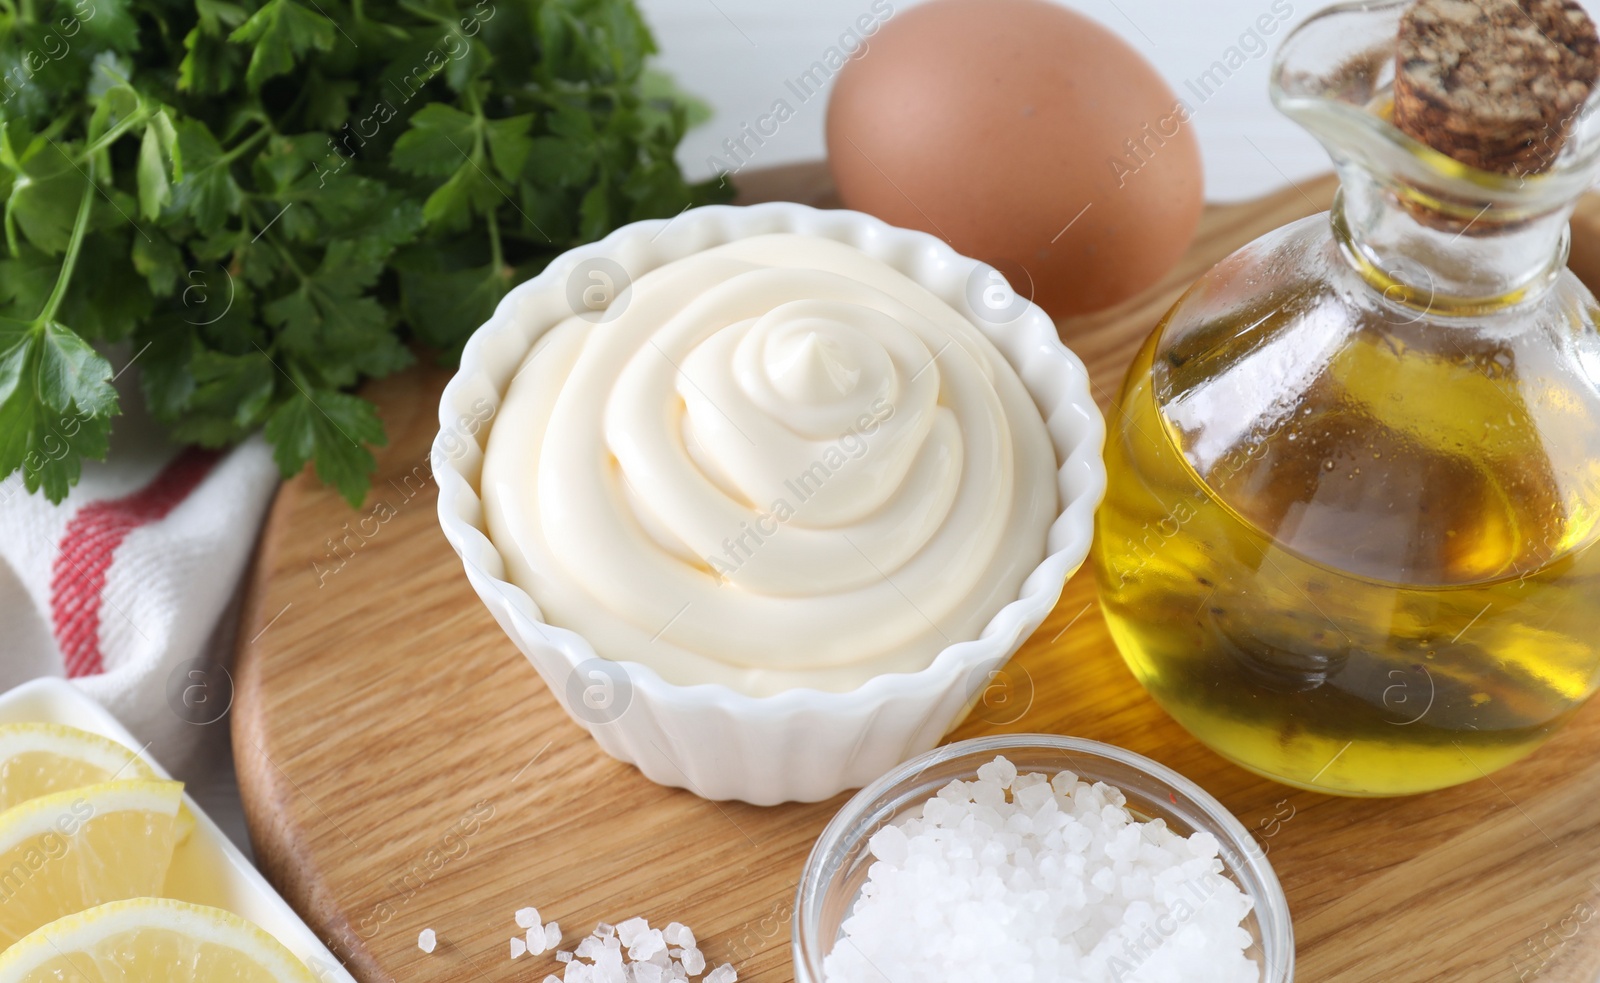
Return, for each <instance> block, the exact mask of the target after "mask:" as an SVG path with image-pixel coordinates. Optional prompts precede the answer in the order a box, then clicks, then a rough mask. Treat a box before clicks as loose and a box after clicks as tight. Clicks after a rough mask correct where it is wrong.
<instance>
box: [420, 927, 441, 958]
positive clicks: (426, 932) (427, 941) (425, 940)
mask: <svg viewBox="0 0 1600 983" xmlns="http://www.w3.org/2000/svg"><path fill="white" fill-rule="evenodd" d="M438 944H439V936H438V934H437V933H436V932H434V930H433V929H431V928H425V929H423V930H422V931H421V932H418V933H417V948H418V949H421V950H422V951H423V952H432V951H433V949H434V947H435V946H436V945H438Z"/></svg>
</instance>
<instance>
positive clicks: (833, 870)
mask: <svg viewBox="0 0 1600 983" xmlns="http://www.w3.org/2000/svg"><path fill="white" fill-rule="evenodd" d="M996 755H1004V756H1005V757H1006V758H1008V759H1009V760H1010V761H1011V763H1012V764H1014V765H1016V766H1017V770H1018V771H1019V772H1023V773H1026V772H1036V771H1041V772H1045V773H1046V774H1049V775H1050V776H1051V777H1054V776H1055V775H1056V774H1057V773H1058V772H1062V771H1070V772H1072V773H1074V774H1076V775H1077V776H1078V778H1079V779H1081V780H1083V781H1087V782H1105V783H1106V784H1107V785H1110V786H1112V787H1114V788H1117V789H1120V790H1121V791H1122V793H1123V795H1124V796H1126V797H1127V808H1128V810H1129V811H1130V812H1132V813H1134V814H1135V815H1136V816H1138V817H1139V818H1140V819H1143V820H1150V819H1164V820H1166V823H1167V827H1168V828H1169V829H1171V830H1172V831H1173V832H1175V833H1178V834H1179V835H1183V836H1187V835H1189V834H1190V833H1193V832H1196V831H1198V830H1204V831H1206V832H1208V833H1210V834H1211V835H1212V836H1215V837H1216V838H1217V843H1218V845H1219V848H1218V855H1219V856H1220V857H1221V859H1222V862H1223V867H1224V870H1223V875H1224V876H1226V877H1228V878H1230V879H1231V880H1232V881H1233V882H1234V883H1235V884H1237V885H1238V886H1239V888H1240V890H1242V891H1244V893H1245V894H1246V895H1248V896H1249V897H1250V899H1251V900H1252V901H1253V902H1254V905H1253V907H1252V909H1251V912H1250V915H1249V916H1248V917H1247V918H1246V919H1245V922H1244V928H1245V929H1246V930H1247V931H1249V932H1250V934H1251V936H1252V937H1253V938H1254V939H1255V945H1254V946H1253V947H1252V948H1251V949H1250V950H1249V953H1248V954H1249V956H1250V957H1251V958H1252V959H1254V960H1255V961H1256V963H1257V964H1258V965H1260V966H1261V967H1262V972H1261V980H1262V983H1291V981H1292V980H1293V979H1294V929H1293V926H1292V925H1291V923H1290V917H1289V902H1288V900H1287V899H1286V898H1285V897H1284V895H1283V888H1282V887H1281V886H1280V885H1279V884H1278V877H1277V875H1276V874H1274V873H1273V872H1272V865H1271V864H1269V863H1268V862H1267V858H1266V855H1265V853H1264V852H1263V851H1262V850H1261V848H1260V846H1258V845H1257V844H1256V841H1255V840H1254V839H1252V838H1251V836H1250V834H1249V832H1248V831H1246V830H1245V828H1244V826H1243V825H1242V824H1241V823H1240V822H1239V820H1237V819H1235V818H1234V817H1233V814H1232V813H1230V812H1229V811H1228V810H1227V809H1226V808H1224V807H1223V805H1222V803H1220V802H1218V801H1217V800H1216V799H1214V798H1212V797H1211V796H1210V795H1209V794H1208V793H1207V792H1206V791H1205V790H1204V789H1202V788H1201V787H1200V786H1198V785H1196V784H1195V783H1194V782H1191V781H1189V780H1188V779H1187V778H1184V777H1183V776H1182V775H1180V774H1178V773H1177V772H1175V771H1173V770H1172V769H1170V768H1167V767H1165V766H1163V765H1159V764H1157V763H1156V762H1154V761H1151V760H1150V759H1149V758H1146V757H1144V756H1143V755H1138V754H1134V753H1133V752H1132V751H1125V750H1123V749H1122V748H1119V747H1113V746H1111V745H1109V744H1102V743H1100V742H1099V741H1088V740H1083V739H1081V738H1075V737H1057V736H1054V735H1050V734H1005V735H1000V736H995V737H980V738H975V739H973V740H969V741H960V742H958V743H955V744H948V745H945V746H944V747H939V748H935V749H933V750H932V751H929V752H927V753H926V754H922V755H919V756H917V757H915V758H912V759H911V760H910V761H907V762H906V763H905V764H903V765H901V766H900V767H898V768H896V769H895V770H893V771H891V772H889V773H888V774H886V775H884V776H883V777H882V778H880V779H878V780H877V781H875V782H873V783H872V784H871V785H869V786H867V787H866V788H864V789H862V790H861V791H860V792H858V793H857V794H856V796H855V797H854V798H852V799H851V800H850V801H849V802H848V803H846V804H845V807H844V808H843V809H841V810H839V814H838V815H837V816H835V817H833V821H832V822H830V823H829V824H828V828H827V829H825V830H823V831H822V836H821V838H820V839H818V840H817V845H816V846H815V847H814V848H812V851H811V856H810V858H809V859H807V860H806V866H805V871H804V872H803V873H802V874H801V875H800V888H799V890H798V892H797V893H796V895H795V905H794V925H793V938H794V943H793V944H794V974H795V981H796V983H823V980H824V977H823V973H822V960H823V957H825V956H826V955H827V954H828V952H829V951H831V950H832V948H833V945H834V943H835V942H836V941H838V939H839V936H840V926H841V924H843V922H844V920H845V918H846V917H848V916H849V914H850V909H851V907H852V906H853V905H854V904H855V900H856V897H857V896H858V895H859V894H860V892H861V887H862V885H863V884H865V883H866V880H867V870H868V868H869V867H871V866H872V854H871V853H870V852H869V851H868V849H867V841H868V840H869V839H871V837H872V834H873V833H876V832H877V831H878V830H879V829H881V828H883V827H884V826H886V825H888V824H889V823H890V822H892V821H894V820H895V819H896V817H898V816H900V815H901V814H902V813H904V812H905V811H906V810H908V809H911V808H913V807H916V806H919V805H921V804H922V803H923V802H926V801H927V800H928V799H929V798H931V797H933V796H934V795H935V794H936V793H937V792H938V791H939V789H941V788H943V787H944V786H946V785H948V784H949V783H950V782H952V781H954V780H956V779H961V780H962V781H972V780H973V779H974V778H975V777H976V776H977V771H978V767H979V766H980V765H984V764H987V763H988V762H990V761H993V760H994V759H995V756H996Z"/></svg>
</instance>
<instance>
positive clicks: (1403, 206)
mask: <svg viewBox="0 0 1600 983" xmlns="http://www.w3.org/2000/svg"><path fill="white" fill-rule="evenodd" d="M1339 180H1340V187H1339V193H1338V196H1337V197H1336V198H1335V199H1334V204H1333V212H1332V216H1331V218H1332V223H1333V230H1334V237H1335V239H1336V240H1337V241H1338V242H1339V245H1340V248H1341V251H1342V252H1343V253H1344V255H1345V258H1346V259H1347V260H1349V262H1350V264H1351V265H1352V266H1353V267H1355V269H1356V271H1357V272H1358V273H1360V274H1361V276H1362V277H1363V278H1364V279H1365V280H1366V281H1367V282H1368V283H1369V284H1370V285H1371V286H1373V287H1374V288H1375V289H1377V290H1379V291H1380V292H1382V293H1383V295H1384V296H1385V298H1386V299H1387V300H1389V301H1390V302H1393V303H1399V304H1403V305H1405V306H1407V307H1411V308H1413V309H1418V310H1426V311H1430V312H1433V313H1439V314H1461V315H1473V314H1483V313H1488V312H1491V311H1495V310H1499V309H1502V308H1505V307H1509V306H1512V305H1514V304H1519V303H1522V302H1524V301H1527V300H1530V299H1532V298H1534V297H1537V296H1539V295H1540V294H1542V293H1543V292H1544V291H1545V290H1546V289H1547V288H1548V287H1549V286H1550V285H1551V284H1553V283H1554V282H1555V281H1556V278H1557V277H1558V276H1559V275H1560V273H1561V271H1562V270H1563V269H1564V268H1565V267H1566V262H1567V246H1568V219H1569V218H1570V216H1571V214H1572V210H1573V207H1574V206H1575V205H1576V201H1567V202H1564V203H1562V204H1560V205H1558V206H1557V207H1555V208H1554V209H1552V210H1548V211H1540V212H1538V213H1537V214H1529V213H1528V212H1527V211H1525V210H1515V211H1513V210H1511V209H1508V208H1506V207H1505V206H1503V205H1497V204H1486V205H1485V204H1480V203H1478V202H1461V201H1447V200H1441V199H1439V198H1437V197H1434V196H1431V195H1429V194H1428V193H1427V192H1426V191H1424V190H1422V189H1420V188H1417V187H1414V186H1409V185H1404V184H1401V183H1398V182H1394V181H1385V180H1384V179H1383V175H1380V174H1376V173H1374V172H1373V171H1371V170H1369V169H1368V168H1367V167H1364V166H1362V165H1360V164H1356V163H1344V164H1342V165H1341V166H1340V168H1339Z"/></svg>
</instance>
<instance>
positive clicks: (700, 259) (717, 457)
mask: <svg viewBox="0 0 1600 983" xmlns="http://www.w3.org/2000/svg"><path fill="white" fill-rule="evenodd" d="M613 303H614V304H616V305H617V306H618V308H619V309H620V313H618V314H616V315H615V316H614V317H610V318H609V319H607V320H604V321H601V322H600V323H590V321H588V320H585V319H583V318H580V317H577V316H574V317H572V318H569V319H568V320H566V321H564V322H562V323H560V324H557V325H556V326H554V327H553V328H551V329H550V330H549V331H548V332H546V333H545V334H544V335H543V336H542V337H541V338H540V339H539V341H538V342H537V343H536V344H535V345H534V347H533V349H532V351H531V352H529V354H528V356H527V358H526V359H525V360H524V362H523V364H522V366H521V368H520V370H519V371H518V373H517V375H516V377H515V378H514V379H513V381H512V383H511V385H510V387H509V389H508V391H507V393H506V397H505V401H504V403H503V404H502V406H501V408H500V411H499V413H498V414H497V415H496V417H495V421H494V423H493V425H492V430H491V432H490V435H489V441H488V447H487V451H486V454H485V459H484V468H483V479H482V490H483V500H484V505H485V509H486V513H487V520H488V526H489V533H490V538H491V539H492V541H493V542H494V544H495V546H496V548H497V549H498V550H499V551H500V553H501V555H502V556H503V557H504V558H505V561H506V566H507V569H508V572H509V576H510V579H511V580H512V581H513V582H514V583H516V584H517V585H518V586H520V587H522V588H523V589H524V590H526V591H527V592H528V594H529V595H530V596H531V597H532V598H533V599H534V601H535V602H536V603H537V604H538V605H539V606H540V608H541V609H542V611H543V614H544V616H545V618H546V619H547V620H549V622H550V623H551V624H554V625H559V626H561V627H564V628H569V629H572V630H573V631H576V632H578V633H579V634H581V635H583V636H584V637H585V638H587V639H588V640H589V642H590V643H591V644H592V645H593V646H594V648H595V650H596V652H598V653H599V654H600V655H602V656H603V657H605V658H608V659H613V660H626V661H634V662H639V663H642V664H644V665H648V666H651V667H653V668H654V669H655V670H656V671H657V672H658V673H660V675H661V676H662V677H663V678H664V679H666V680H667V681H668V682H672V683H677V684H683V685H688V684H694V683H722V684H724V685H727V686H729V687H731V688H733V689H735V690H738V691H740V692H744V693H748V694H751V695H756V696H762V695H768V694H772V693H776V692H780V691H782V690H786V689H791V688H796V687H809V688H813V689H820V690H831V691H842V690H848V689H853V688H855V687H856V686H859V685H860V684H861V683H863V682H865V681H866V680H867V679H870V678H871V677H872V676H874V675H878V674H880V673H887V672H914V671H917V670H919V669H922V668H926V667H927V665H928V664H929V663H930V662H932V661H933V658H934V657H935V656H936V655H937V654H938V653H939V651H940V650H941V649H943V648H944V647H945V646H947V645H950V644H952V643H954V642H960V641H964V640H968V639H971V638H975V637H976V636H977V635H978V633H979V632H981V631H982V629H983V627H984V625H986V624H987V623H988V621H989V619H990V618H992V617H993V616H994V614H995V613H996V612H997V611H998V610H999V609H1000V608H1001V607H1003V606H1004V605H1005V604H1007V603H1008V602H1010V601H1012V600H1015V599H1016V597H1017V593H1018V590H1019V589H1020V587H1021V584H1022V581H1023V580H1024V579H1025V578H1026V577H1027V575H1028V573H1029V572H1031V571H1032V570H1033V568H1034V567H1035V566H1037V565H1038V563H1039V562H1040V560H1041V559H1042V558H1043V556H1044V552H1045V537H1046V533H1047V531H1048V529H1049V526H1050V523H1051V521H1052V520H1053V519H1054V518H1055V516H1056V513H1057V507H1058V506H1057V496H1056V487H1055V472H1056V460H1055V454H1054V451H1053V448H1052V446H1051V443H1050V440H1049V435H1048V433H1047V432H1046V430H1045V426H1044V422H1043V420H1042V419H1041V418H1040V415H1039V411H1038V409H1037V408H1036V407H1035V406H1034V404H1033V402H1032V400H1031V398H1030V397H1029V396H1028V393H1027V391H1026V390H1025V389H1024V388H1023V386H1022V383H1021V381H1020V380H1019V379H1018V378H1017V376H1016V373H1015V372H1014V371H1013V370H1012V368H1011V367H1010V365H1009V364H1007V363H1006V361H1005V359H1004V358H1003V357H1002V356H1001V355H1000V353H999V352H998V351H997V350H996V349H995V348H994V346H993V345H992V344H991V343H990V342H989V341H988V339H986V338H985V337H983V335H982V334H981V333H980V332H979V331H978V329H977V328H976V327H975V326H974V325H973V324H972V323H971V322H970V321H968V320H967V318H966V317H965V316H963V315H962V314H960V313H959V312H957V311H956V310H955V309H954V308H952V307H951V306H950V305H949V304H947V303H945V302H944V301H943V300H941V299H939V298H938V297H937V296H935V295H934V294H933V293H931V292H930V291H929V290H928V289H927V288H925V287H923V286H921V285H920V284H918V283H917V282H915V281H914V280H912V279H911V278H909V277H907V276H906V275H904V274H902V273H900V272H898V271H897V270H895V269H893V268H892V267H890V266H888V265H886V264H884V263H882V262H880V261H878V260H875V259H872V258H870V257H868V256H866V255H865V254H863V253H861V252H860V251H859V250H857V249H855V248H853V247H851V246H848V245H845V244H843V243H839V242H835V241H833V240H829V239H822V238H815V237H811V236H803V235H792V234H773V235H764V236H757V237H753V238H749V239H741V240H737V241H735V242H731V243H728V244H726V245H723V246H719V247H716V248H713V249H708V250H705V251H703V252H700V253H695V254H692V255H690V256H687V257H685V258H682V259H679V260H677V261H675V262H671V263H668V264H666V265H664V266H662V267H659V268H658V269H655V270H653V271H651V272H649V273H648V274H645V275H644V276H641V277H639V278H638V280H636V281H635V282H634V283H633V284H632V285H631V287H629V288H628V290H627V291H626V292H625V293H624V294H623V295H621V296H620V297H619V298H618V299H617V300H616V301H614V302H613Z"/></svg>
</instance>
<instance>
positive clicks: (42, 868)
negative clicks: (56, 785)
mask: <svg viewBox="0 0 1600 983" xmlns="http://www.w3.org/2000/svg"><path fill="white" fill-rule="evenodd" d="M182 801H183V783H181V782H162V781H122V782H106V783H104V784H101V785H88V786H85V787H84V788H78V789H71V790H69V791H66V792H56V793H54V794H52V795H46V796H42V797H40V798H37V799H31V800H29V801H27V802H24V803H23V804H22V805H19V806H16V807H14V808H11V809H8V810H6V811H5V812H0V950H4V949H5V948H6V946H9V945H11V944H12V943H13V942H15V941H16V940H17V939H19V938H21V937H22V936H24V935H27V934H28V933H29V932H31V931H33V930H34V929H36V928H38V927H40V926H41V925H48V924H49V923H51V922H53V921H55V920H56V919H57V918H61V917H63V916H65V915H70V914H72V913H73V912H75V911H82V910H83V909H85V908H88V907H91V906H93V905H97V904H104V903H105V902H107V901H121V900H122V899H124V898H136V897H140V896H143V895H151V894H159V893H160V892H161V888H162V886H163V884H164V883H165V882H166V879H167V867H168V865H169V864H171V863H172V850H173V846H174V843H175V839H176V836H177V825H178V806H179V804H180V803H181V802H182Z"/></svg>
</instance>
